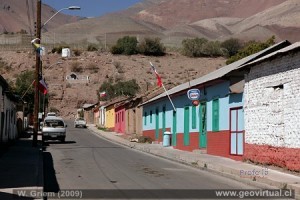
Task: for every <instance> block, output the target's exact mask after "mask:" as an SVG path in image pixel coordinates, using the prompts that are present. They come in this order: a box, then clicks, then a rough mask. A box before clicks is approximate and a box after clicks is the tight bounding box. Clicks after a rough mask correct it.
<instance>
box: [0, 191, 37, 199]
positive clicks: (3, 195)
mask: <svg viewBox="0 0 300 200" xmlns="http://www.w3.org/2000/svg"><path fill="white" fill-rule="evenodd" d="M0 199H3V200H13V199H22V200H33V199H35V198H33V197H21V196H19V195H17V194H9V193H4V192H0Z"/></svg>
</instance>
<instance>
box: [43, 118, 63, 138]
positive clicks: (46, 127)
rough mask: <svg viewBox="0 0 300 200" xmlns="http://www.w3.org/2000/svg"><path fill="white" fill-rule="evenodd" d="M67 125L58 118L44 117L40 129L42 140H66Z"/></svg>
mask: <svg viewBox="0 0 300 200" xmlns="http://www.w3.org/2000/svg"><path fill="white" fill-rule="evenodd" d="M66 132H67V125H66V123H65V122H64V120H63V119H62V118H60V117H54V116H50V117H46V118H45V119H44V122H43V127H42V140H43V142H45V141H47V140H60V141H61V142H65V140H66Z"/></svg>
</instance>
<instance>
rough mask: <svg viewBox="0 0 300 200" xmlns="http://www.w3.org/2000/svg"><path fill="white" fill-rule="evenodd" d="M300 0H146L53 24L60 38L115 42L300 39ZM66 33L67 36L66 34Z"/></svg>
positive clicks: (166, 42) (49, 36) (50, 36)
mask: <svg viewBox="0 0 300 200" xmlns="http://www.w3.org/2000/svg"><path fill="white" fill-rule="evenodd" d="M299 9H300V4H299V3H298V0H251V1H248V0H230V1H229V0H210V1H207V0H156V1H154V0H145V1H143V2H141V3H138V4H136V5H134V6H133V7H131V8H129V9H127V10H123V11H120V12H116V13H112V14H108V15H105V16H101V17H97V18H92V19H85V20H81V21H79V22H76V23H72V24H68V25H64V26H60V27H58V28H56V29H51V33H48V34H47V33H46V34H45V36H46V37H48V38H52V37H53V33H55V38H56V39H55V40H56V42H58V41H64V42H68V41H72V42H76V41H77V42H78V41H83V42H86V41H88V42H92V43H99V44H102V45H104V44H105V45H106V44H114V43H115V42H116V40H117V39H118V38H120V37H122V36H125V35H133V36H137V37H138V38H139V39H142V38H143V37H149V36H150V37H160V38H161V39H162V42H164V43H165V44H167V45H170V46H178V45H180V44H181V41H182V40H183V39H185V38H190V37H204V38H207V39H210V40H225V39H228V38H231V37H236V38H240V39H242V40H251V39H255V40H265V39H267V38H270V37H271V36H272V35H275V36H276V39H277V41H281V40H285V39H288V40H290V41H292V42H294V41H298V40H299V39H300V35H299V34H297V33H298V29H299V28H300V25H299V21H300V20H298V19H300V12H298V10H299ZM66 35H68V36H66Z"/></svg>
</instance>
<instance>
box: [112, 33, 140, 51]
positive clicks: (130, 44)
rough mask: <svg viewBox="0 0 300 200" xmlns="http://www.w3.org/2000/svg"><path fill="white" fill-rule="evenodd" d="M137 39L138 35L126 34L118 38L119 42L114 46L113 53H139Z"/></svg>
mask: <svg viewBox="0 0 300 200" xmlns="http://www.w3.org/2000/svg"><path fill="white" fill-rule="evenodd" d="M137 43H138V41H137V39H136V37H130V36H125V37H123V38H120V39H118V41H117V44H116V45H114V46H112V48H111V49H110V52H111V53H112V54H124V55H133V54H137V53H138V50H137Z"/></svg>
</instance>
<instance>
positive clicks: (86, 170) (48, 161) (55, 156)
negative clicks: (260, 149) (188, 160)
mask: <svg viewBox="0 0 300 200" xmlns="http://www.w3.org/2000/svg"><path fill="white" fill-rule="evenodd" d="M67 129H68V130H67V137H66V142H65V143H60V142H58V141H57V142H56V141H53V142H47V143H46V144H45V151H44V191H45V192H54V193H58V192H59V191H65V192H68V193H70V194H69V195H72V194H73V195H75V192H76V194H77V192H78V191H79V192H80V193H81V195H82V196H83V197H86V198H94V199H117V198H120V199H130V198H135V199H139V198H140V199H150V198H154V199H176V198H178V199H191V198H192V197H195V196H193V193H195V194H194V195H196V197H197V195H200V194H199V193H200V192H198V191H201V195H202V194H203V195H204V196H205V195H206V196H207V197H210V195H211V192H214V190H216V189H217V190H222V189H254V188H253V187H252V186H249V185H245V184H243V183H240V182H237V181H234V180H232V179H228V178H225V177H221V176H218V175H216V174H212V173H210V172H207V171H203V170H200V169H195V168H193V167H189V166H186V165H183V164H180V163H176V162H172V161H169V160H165V159H163V158H159V157H156V156H153V155H149V154H146V153H143V152H139V151H137V150H134V149H130V148H128V147H124V146H120V145H118V144H115V143H113V142H110V141H107V140H106V139H104V138H102V137H101V136H98V135H97V134H95V133H93V132H91V131H89V130H88V129H84V128H74V127H73V122H71V121H69V122H68V128H67ZM204 189H205V190H204ZM206 190H207V191H206ZM205 192H207V193H205ZM71 193H72V194H71ZM114 195H115V196H114ZM82 196H81V197H82ZM202 197H203V196H202ZM74 199H76V198H75V197H74Z"/></svg>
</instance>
